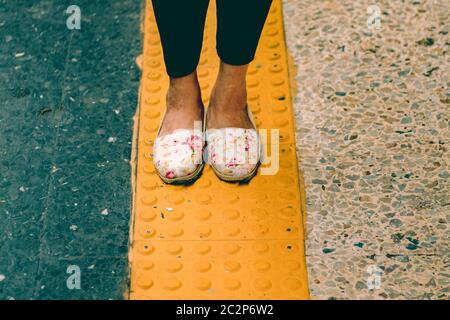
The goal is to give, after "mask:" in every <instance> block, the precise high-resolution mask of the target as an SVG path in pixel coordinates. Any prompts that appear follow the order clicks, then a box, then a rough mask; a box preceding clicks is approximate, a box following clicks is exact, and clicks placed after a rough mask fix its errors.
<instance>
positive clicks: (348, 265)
mask: <svg viewBox="0 0 450 320" xmlns="http://www.w3.org/2000/svg"><path fill="white" fill-rule="evenodd" d="M374 4H376V5H377V8H375V9H373V8H369V7H370V6H371V5H374ZM449 6H450V4H449V2H448V1H444V0H442V1H441V0H434V1H420V0H412V1H409V0H408V1H377V2H373V1H366V0H361V1H350V0H339V1H338V0H334V1H333V0H330V1H315V0H301V1H294V0H285V1H284V19H285V28H286V38H287V43H288V46H289V50H290V54H291V55H292V59H293V61H294V63H295V65H296V68H297V72H296V77H295V80H296V87H297V89H296V91H297V95H296V98H295V107H296V117H297V119H296V120H297V121H296V122H297V153H298V156H299V158H300V167H301V169H302V171H303V174H304V176H305V184H306V192H307V212H308V219H307V220H308V222H307V226H306V230H307V241H306V254H307V261H308V272H309V282H310V290H311V296H312V298H315V299H449V297H450V294H449V273H448V266H449V256H450V255H449V233H448V222H449V218H450V216H449V204H450V202H449V194H450V193H449V183H450V182H449V176H450V173H449V162H450V153H449V149H448V148H449V147H448V146H449V140H450V122H449V116H450V112H449V110H450V109H449V103H450V92H449V89H448V80H449V78H448V75H449V70H450V68H449V67H450V64H449V60H448V50H449V40H448V39H449V38H448V32H449V29H450V23H449V22H450V19H449V15H448V13H449V12H450V10H449V9H450V8H449ZM368 9H369V12H368ZM371 9H372V11H370V10H371ZM378 13H379V14H378ZM377 14H378V16H379V17H380V28H379V29H378V28H376V26H375V25H372V23H374V22H376V19H372V18H371V16H372V17H373V18H375V17H376V16H377ZM368 21H369V22H370V23H371V24H370V26H373V27H372V28H369V27H368Z"/></svg>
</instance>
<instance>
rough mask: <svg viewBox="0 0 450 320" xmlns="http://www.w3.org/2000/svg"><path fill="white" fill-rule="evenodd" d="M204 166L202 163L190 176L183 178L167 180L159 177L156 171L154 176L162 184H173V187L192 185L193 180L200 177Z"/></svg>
mask: <svg viewBox="0 0 450 320" xmlns="http://www.w3.org/2000/svg"><path fill="white" fill-rule="evenodd" d="M204 166H205V165H204V164H203V163H202V164H200V165H199V166H198V167H197V169H195V171H194V172H192V173H191V174H190V175H188V176H184V177H178V178H175V179H168V178H166V177H164V176H162V175H160V174H159V172H158V171H156V174H157V175H158V176H159V177H160V178H161V180H162V181H163V182H164V183H167V184H175V185H183V184H192V183H193V182H195V180H197V179H198V178H199V177H200V174H201V172H202V170H203V168H204Z"/></svg>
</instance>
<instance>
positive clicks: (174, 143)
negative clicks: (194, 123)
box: [153, 130, 203, 180]
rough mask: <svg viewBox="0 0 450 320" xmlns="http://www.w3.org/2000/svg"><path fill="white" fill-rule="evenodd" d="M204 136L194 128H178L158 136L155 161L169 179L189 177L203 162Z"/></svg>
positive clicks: (159, 170) (159, 169) (161, 174)
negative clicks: (193, 129)
mask: <svg viewBox="0 0 450 320" xmlns="http://www.w3.org/2000/svg"><path fill="white" fill-rule="evenodd" d="M202 149H203V138H202V136H201V135H200V134H195V133H193V131H192V130H177V131H175V132H174V133H172V134H168V135H164V136H162V137H158V138H157V139H156V141H155V145H154V147H153V163H154V165H155V168H156V170H157V171H158V174H159V175H160V176H161V177H164V178H165V179H167V180H173V179H177V178H183V177H188V176H190V175H191V174H192V173H194V172H195V171H196V170H197V168H198V166H200V165H201V163H202Z"/></svg>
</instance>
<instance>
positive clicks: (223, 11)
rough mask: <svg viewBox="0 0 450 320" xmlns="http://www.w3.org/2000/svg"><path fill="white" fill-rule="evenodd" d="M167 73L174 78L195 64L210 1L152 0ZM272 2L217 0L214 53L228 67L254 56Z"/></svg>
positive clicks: (198, 57) (185, 73)
mask: <svg viewBox="0 0 450 320" xmlns="http://www.w3.org/2000/svg"><path fill="white" fill-rule="evenodd" d="M152 2H153V9H154V11H155V17H156V23H157V25H158V29H159V34H160V36H161V43H162V46H163V52H164V61H165V63H166V68H167V73H168V74H169V76H170V77H173V78H177V77H182V76H185V75H188V74H190V73H192V72H193V71H194V70H195V69H196V68H197V65H198V61H199V59H200V52H201V49H202V41H203V28H204V26H205V18H206V12H207V9H208V4H209V0H152ZM271 2H272V0H216V3H217V35H216V39H217V40H216V42H217V54H218V55H219V57H220V59H221V60H222V61H223V62H225V63H227V64H231V65H245V64H248V63H250V62H251V61H252V60H253V58H254V56H255V51H256V47H257V45H258V41H259V38H260V35H261V31H262V28H263V26H264V21H265V20H266V17H267V14H268V12H269V9H270V4H271Z"/></svg>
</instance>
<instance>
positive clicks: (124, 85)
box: [0, 0, 142, 299]
mask: <svg viewBox="0 0 450 320" xmlns="http://www.w3.org/2000/svg"><path fill="white" fill-rule="evenodd" d="M71 4H72V3H71V2H70V1H50V0H47V1H44V0H43V1H6V0H0V42H1V45H0V83H1V84H2V85H1V87H0V221H1V223H0V299H92V298H98V299H100V298H101V299H108V298H112V299H120V298H122V297H123V293H124V292H125V288H126V286H127V273H128V270H127V255H128V241H129V221H130V206H131V186H130V176H131V167H130V165H129V161H130V154H131V142H130V141H131V140H132V126H133V121H132V116H133V115H134V112H135V108H136V106H137V97H138V87H139V78H140V72H139V70H138V68H137V66H136V65H135V62H134V61H135V58H136V56H137V55H139V53H140V52H141V45H142V44H141V41H142V40H141V33H140V29H139V27H140V17H141V9H142V3H141V2H140V1H133V0H124V1H114V0H108V1H98V0H97V1H91V0H80V1H77V5H78V6H79V7H80V9H81V29H80V30H69V29H68V28H67V26H66V20H67V18H68V17H69V14H67V13H66V9H67V7H68V6H69V5H71ZM69 266H78V267H79V270H80V273H81V277H80V280H81V281H80V284H81V288H80V289H76V288H74V289H72V290H70V289H69V288H68V286H67V279H68V278H69V277H70V275H71V274H68V273H67V268H68V267H69ZM69 280H70V279H69Z"/></svg>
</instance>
